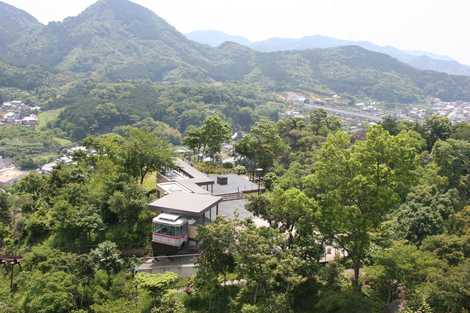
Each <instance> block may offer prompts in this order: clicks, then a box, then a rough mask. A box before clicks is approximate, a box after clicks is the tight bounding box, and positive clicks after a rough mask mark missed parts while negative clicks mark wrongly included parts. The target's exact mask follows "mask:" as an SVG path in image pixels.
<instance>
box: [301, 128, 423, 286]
mask: <svg viewBox="0 0 470 313" xmlns="http://www.w3.org/2000/svg"><path fill="white" fill-rule="evenodd" d="M418 149H419V142H418V141H417V140H416V138H415V137H414V136H412V135H411V134H409V133H407V132H405V133H400V134H399V135H397V136H391V135H390V134H389V133H388V132H387V131H385V130H384V129H383V128H382V127H380V126H377V127H372V128H370V129H369V131H368V132H367V138H366V140H364V141H356V143H355V144H354V145H352V146H351V145H350V137H349V136H348V135H346V134H345V133H343V132H338V133H336V134H335V135H330V136H329V137H328V139H327V141H326V143H325V144H324V145H323V146H322V148H321V149H320V151H319V152H318V156H317V160H316V162H315V167H314V173H313V174H312V175H310V176H308V177H307V179H306V180H307V185H308V187H307V192H308V194H309V195H310V196H312V197H314V198H316V199H317V200H318V202H319V206H320V208H321V216H322V223H320V228H321V231H322V233H324V234H325V235H326V236H327V237H329V238H330V239H331V240H333V241H334V242H335V244H337V245H339V246H340V247H341V248H342V249H344V250H345V251H346V252H347V253H348V257H349V258H351V260H352V266H353V269H354V288H355V289H356V290H359V289H360V284H359V271H360V268H361V267H362V264H363V262H364V260H365V258H366V256H367V254H368V250H369V247H370V240H371V239H370V232H371V231H373V230H374V229H376V228H377V227H378V226H379V225H380V224H381V223H382V222H383V221H384V220H385V217H386V214H387V213H388V212H390V211H391V210H392V209H395V208H396V207H397V206H398V205H399V203H400V200H401V198H402V197H404V195H406V193H407V191H408V190H409V189H410V187H411V186H412V185H413V184H414V183H415V182H416V177H415V174H414V171H415V170H416V168H417V167H418V162H417V161H418V158H417V151H418Z"/></svg>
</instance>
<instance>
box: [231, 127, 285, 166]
mask: <svg viewBox="0 0 470 313" xmlns="http://www.w3.org/2000/svg"><path fill="white" fill-rule="evenodd" d="M285 149H286V146H285V144H284V142H283V141H282V139H281V137H280V135H279V132H278V130H277V126H276V124H274V123H273V122H270V121H260V122H258V123H256V125H255V126H254V127H253V128H252V129H251V132H250V133H249V134H247V135H246V136H245V137H243V138H242V139H241V140H240V141H238V142H237V144H236V146H235V151H236V152H237V153H238V154H240V155H241V156H243V157H244V158H245V159H246V160H248V162H249V168H250V170H254V169H255V168H263V169H264V170H265V171H268V170H270V169H271V168H272V167H273V165H274V161H275V160H277V159H279V157H280V156H282V155H283V153H284V151H285Z"/></svg>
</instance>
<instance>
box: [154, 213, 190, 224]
mask: <svg viewBox="0 0 470 313" xmlns="http://www.w3.org/2000/svg"><path fill="white" fill-rule="evenodd" d="M186 221H187V220H186V219H185V218H182V217H181V216H179V215H174V214H168V213H162V214H160V215H158V216H157V217H154V218H153V219H152V222H153V223H154V224H166V225H171V226H180V225H183V224H184V223H186Z"/></svg>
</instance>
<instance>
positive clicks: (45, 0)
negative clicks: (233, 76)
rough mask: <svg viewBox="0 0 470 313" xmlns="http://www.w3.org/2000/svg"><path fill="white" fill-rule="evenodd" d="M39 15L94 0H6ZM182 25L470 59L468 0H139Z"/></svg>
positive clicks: (66, 11) (56, 14)
mask: <svg viewBox="0 0 470 313" xmlns="http://www.w3.org/2000/svg"><path fill="white" fill-rule="evenodd" d="M0 1H2V0H0ZM3 1H5V2H7V3H10V4H12V5H14V6H16V7H19V8H21V9H24V10H26V11H28V12H29V13H30V14H32V15H34V16H35V17H36V18H38V19H39V20H40V21H41V22H43V23H47V22H49V21H59V20H62V19H63V18H65V17H67V16H71V15H77V14H79V13H80V12H81V11H82V10H84V9H85V8H86V7H87V6H89V5H90V4H92V3H94V2H95V1H94V0H3ZM134 2H136V3H139V4H141V5H143V6H145V7H147V8H149V9H151V10H153V11H154V12H155V13H157V14H158V15H159V16H161V17H162V18H164V19H165V20H167V21H168V22H169V23H170V24H172V25H173V26H175V27H176V28H177V29H178V30H179V31H181V32H185V33H186V32H190V31H193V30H201V29H216V30H221V31H224V32H226V33H229V34H233V35H242V36H245V37H247V38H249V39H251V40H261V39H266V38H269V37H301V36H305V35H314V34H320V35H325V36H332V37H337V38H340V39H351V40H367V41H372V42H374V43H377V44H381V45H393V46H395V47H397V48H401V49H407V50H425V51H429V52H434V53H438V54H445V55H449V56H451V57H453V58H455V59H457V60H459V61H461V62H463V63H467V64H470V34H469V30H470V1H469V0H134Z"/></svg>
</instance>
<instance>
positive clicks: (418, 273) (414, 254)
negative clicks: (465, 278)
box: [366, 242, 444, 305]
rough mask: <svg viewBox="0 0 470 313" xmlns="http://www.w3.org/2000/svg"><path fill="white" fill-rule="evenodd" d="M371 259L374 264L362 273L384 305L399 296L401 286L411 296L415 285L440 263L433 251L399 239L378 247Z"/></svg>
mask: <svg viewBox="0 0 470 313" xmlns="http://www.w3.org/2000/svg"><path fill="white" fill-rule="evenodd" d="M373 262H374V265H373V266H370V267H368V268H367V269H366V276H367V279H368V281H369V284H370V287H371V288H372V289H373V290H374V292H376V293H377V294H378V295H379V297H380V298H381V300H382V301H383V302H384V303H385V304H387V305H388V304H390V303H391V302H392V301H394V300H397V299H399V296H400V288H403V287H404V288H406V293H407V295H408V297H409V298H411V297H412V296H413V293H414V292H415V290H416V289H417V287H419V286H420V285H422V284H424V283H426V281H427V279H428V277H429V275H430V274H432V273H434V272H436V271H439V270H440V269H441V268H442V266H443V265H444V264H443V262H442V261H441V260H439V259H438V258H437V257H436V256H435V255H434V254H432V253H430V252H428V251H421V250H419V249H417V248H416V247H415V246H413V245H409V244H405V243H403V242H395V243H394V244H393V245H392V247H390V248H387V249H384V250H381V251H378V252H377V254H376V255H374V256H373Z"/></svg>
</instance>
